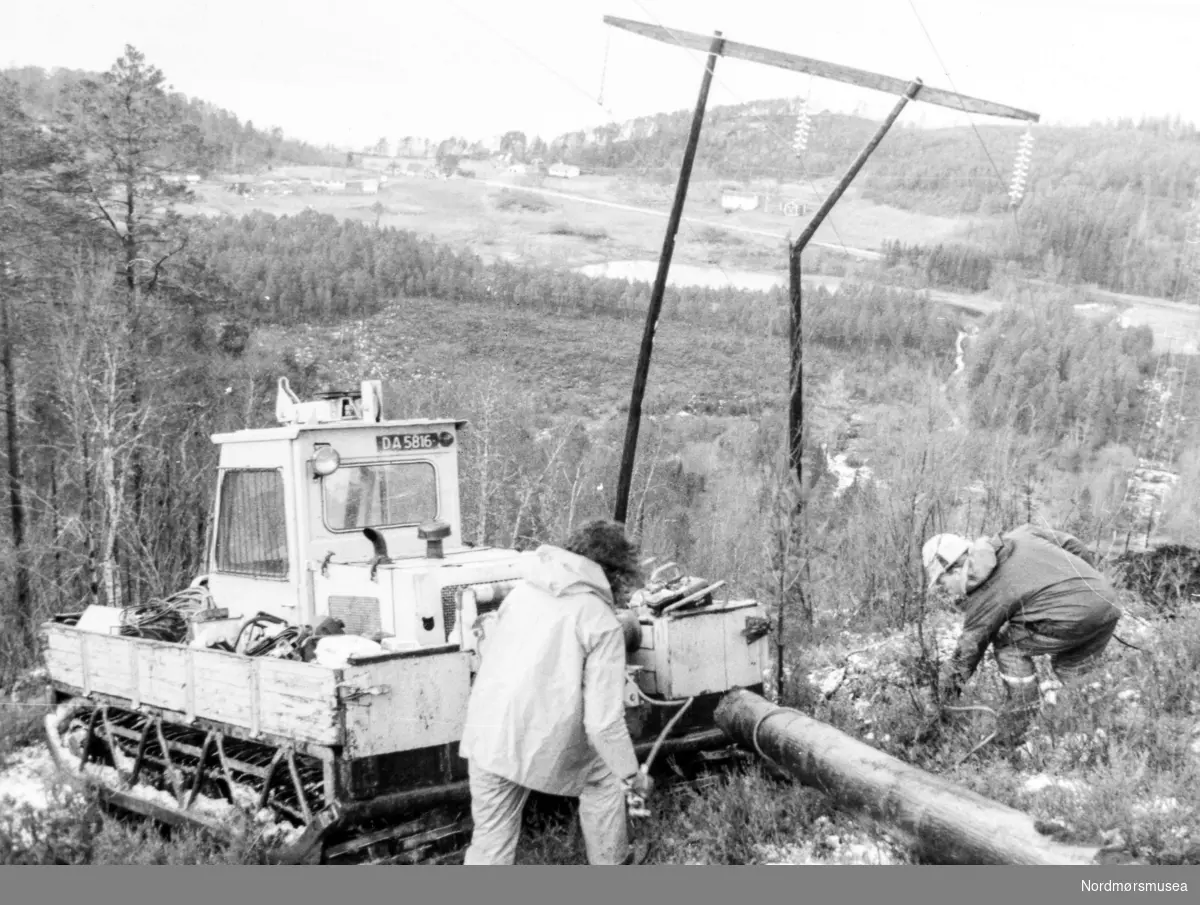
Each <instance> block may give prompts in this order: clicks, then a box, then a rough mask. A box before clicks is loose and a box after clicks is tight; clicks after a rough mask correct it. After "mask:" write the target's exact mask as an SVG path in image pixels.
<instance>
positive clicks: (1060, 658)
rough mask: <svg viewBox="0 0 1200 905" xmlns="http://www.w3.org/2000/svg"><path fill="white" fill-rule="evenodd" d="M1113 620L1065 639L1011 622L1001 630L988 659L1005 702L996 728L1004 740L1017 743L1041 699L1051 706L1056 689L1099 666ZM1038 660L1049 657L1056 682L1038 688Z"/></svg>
mask: <svg viewBox="0 0 1200 905" xmlns="http://www.w3.org/2000/svg"><path fill="white" fill-rule="evenodd" d="M1118 621H1119V619H1113V620H1112V621H1111V622H1106V623H1104V624H1102V625H1099V626H1097V627H1096V628H1094V629H1092V630H1091V631H1087V632H1078V631H1077V632H1074V633H1072V636H1071V637H1067V638H1056V637H1052V636H1050V635H1044V634H1040V633H1038V632H1036V631H1033V630H1031V629H1029V628H1027V627H1026V626H1024V625H1013V624H1011V623H1009V624H1008V625H1005V626H1004V628H1002V629H1001V630H1000V632H999V634H998V635H997V636H996V640H995V642H994V643H993V645H992V655H993V656H994V657H995V659H996V666H997V667H999V669H1000V678H1001V679H1003V680H1004V687H1005V691H1006V692H1007V698H1008V702H1007V704H1008V706H1007V708H1006V709H1007V711H1008V713H1007V714H1006V716H1005V718H1004V720H1003V721H1002V725H1001V727H1000V729H1001V735H1002V736H1006V737H1007V738H1006V740H1008V741H1012V742H1014V743H1017V744H1019V743H1020V741H1021V740H1022V739H1023V738H1024V735H1025V732H1026V730H1027V729H1028V726H1029V723H1030V722H1031V721H1032V719H1033V716H1034V714H1035V713H1036V712H1037V711H1038V709H1039V708H1040V706H1041V702H1042V696H1043V695H1046V696H1047V697H1048V699H1049V700H1050V701H1051V702H1052V701H1053V700H1054V695H1055V694H1056V692H1057V688H1059V687H1061V685H1062V684H1067V683H1074V682H1077V681H1078V680H1079V679H1080V678H1082V677H1083V676H1085V675H1086V674H1087V673H1088V672H1090V671H1091V670H1092V669H1094V668H1095V667H1096V666H1097V665H1098V664H1099V662H1100V659H1101V656H1102V655H1103V653H1104V650H1105V648H1107V647H1108V643H1109V641H1111V640H1112V636H1113V633H1114V632H1115V631H1116V628H1117V622H1118ZM1038 656H1049V657H1050V667H1051V669H1052V670H1053V672H1054V675H1055V676H1056V677H1057V680H1058V681H1057V682H1056V681H1054V680H1053V679H1050V680H1047V681H1043V682H1042V683H1041V684H1040V686H1039V683H1038V677H1037V667H1036V666H1035V664H1034V662H1033V658H1034V657H1038Z"/></svg>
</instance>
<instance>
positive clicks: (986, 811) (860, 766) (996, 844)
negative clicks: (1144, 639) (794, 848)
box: [714, 689, 1102, 864]
mask: <svg viewBox="0 0 1200 905" xmlns="http://www.w3.org/2000/svg"><path fill="white" fill-rule="evenodd" d="M714 718H715V720H716V723H717V725H718V726H720V727H721V729H722V731H724V733H725V734H726V735H728V736H729V737H730V738H731V739H733V740H734V741H735V742H738V743H739V744H741V745H742V746H744V747H745V748H746V749H747V750H749V751H755V752H757V753H758V754H759V755H761V756H763V757H765V758H766V759H767V760H770V761H773V762H774V763H776V764H778V765H779V766H780V767H781V768H782V769H783V770H785V771H786V772H787V773H789V774H791V775H792V776H794V777H795V778H796V779H798V780H799V781H800V782H801V783H803V784H804V785H806V786H811V787H812V788H815V789H818V790H819V791H821V792H823V793H825V794H826V795H828V796H829V798H830V799H831V800H832V802H833V804H834V805H835V806H836V807H839V808H843V809H845V810H849V811H853V812H857V813H859V814H861V815H864V816H866V817H868V818H869V819H871V820H873V821H875V822H876V823H878V824H881V825H883V826H885V827H886V828H887V829H889V830H891V831H892V832H893V833H896V834H897V835H899V836H901V837H902V838H903V839H904V841H905V842H907V843H908V844H909V845H910V846H911V847H912V848H913V849H914V850H915V852H916V854H917V855H918V857H920V858H921V860H923V861H925V862H927V863H933V864H1096V863H1100V859H1101V857H1102V852H1101V849H1100V847H1099V846H1086V845H1063V844H1061V843H1058V842H1055V841H1054V840H1052V839H1048V838H1046V837H1045V836H1043V835H1042V834H1041V833H1040V832H1038V830H1037V828H1036V826H1035V825H1034V821H1033V819H1032V818H1031V817H1030V816H1029V815H1028V814H1025V813H1023V812H1021V811H1018V810H1016V809H1015V808H1010V807H1008V806H1007V805H1003V804H1000V803H999V802H995V801H992V800H991V799H989V798H984V797H983V796H982V795H980V794H978V793H977V792H972V791H971V790H970V789H965V788H963V787H962V786H959V785H956V784H954V783H952V782H950V781H949V780H947V779H943V778H942V777H940V776H936V775H934V774H932V773H927V772H925V771H924V770H921V769H919V768H918V767H914V766H912V765H911V764H906V763H905V762H904V761H902V760H900V759H898V758H895V757H892V756H891V755H890V754H886V753H885V752H883V751H880V750H879V749H877V748H873V747H872V746H870V745H868V744H866V743H865V742H860V741H859V740H858V739H856V738H853V737H851V736H849V735H847V734H846V733H844V732H841V731H840V730H838V729H835V728H834V727H833V726H830V725H829V724H828V723H823V722H821V721H820V720H814V719H812V718H811V717H808V716H805V715H804V714H802V713H800V712H799V711H797V710H792V709H790V708H787V707H777V706H776V705H774V704H772V703H771V702H770V701H768V700H766V699H765V698H763V697H762V696H760V695H757V694H754V693H753V692H751V691H746V690H745V689H736V690H734V691H731V692H729V693H728V694H726V695H725V696H724V697H723V698H721V701H720V703H719V704H718V705H717V709H716V713H715V714H714Z"/></svg>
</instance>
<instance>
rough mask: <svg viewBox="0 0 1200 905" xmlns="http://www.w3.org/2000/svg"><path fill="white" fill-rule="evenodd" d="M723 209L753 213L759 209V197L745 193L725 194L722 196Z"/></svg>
mask: <svg viewBox="0 0 1200 905" xmlns="http://www.w3.org/2000/svg"><path fill="white" fill-rule="evenodd" d="M721 207H723V208H725V210H727V211H752V210H754V209H755V208H757V207H758V196H757V195H752V194H747V193H745V192H725V193H723V194H722V195H721Z"/></svg>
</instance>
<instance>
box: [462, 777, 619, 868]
mask: <svg viewBox="0 0 1200 905" xmlns="http://www.w3.org/2000/svg"><path fill="white" fill-rule="evenodd" d="M470 781H471V819H472V821H473V822H474V824H475V828H474V831H473V832H472V834H471V844H470V846H468V848H467V853H466V857H465V859H464V861H463V863H464V864H512V863H513V861H514V859H515V858H516V852H517V841H518V840H519V839H520V836H521V815H522V812H523V811H524V809H525V802H526V801H527V800H528V799H529V793H530V791H531V790H530V789H528V788H526V787H525V786H521V785H518V784H517V783H515V782H513V781H512V780H509V779H505V778H504V777H503V776H497V775H496V774H495V773H489V772H488V771H486V770H480V769H478V768H476V767H475V765H474V764H471V765H470ZM579 825H580V829H581V830H582V831H583V843H584V846H585V847H586V849H587V858H588V863H589V864H623V863H625V860H626V857H627V856H628V854H629V827H628V824H627V823H626V814H625V787H624V786H623V785H622V784H621V781H620V780H619V779H617V777H616V776H615V775H613V772H612V771H611V770H610V769H608V767H607V766H605V765H604V763H603V762H602V761H600V760H599V759H597V761H596V765H595V766H594V767H593V768H592V771H591V773H589V774H588V777H587V781H586V785H585V786H584V789H583V792H582V793H581V794H580V796H579Z"/></svg>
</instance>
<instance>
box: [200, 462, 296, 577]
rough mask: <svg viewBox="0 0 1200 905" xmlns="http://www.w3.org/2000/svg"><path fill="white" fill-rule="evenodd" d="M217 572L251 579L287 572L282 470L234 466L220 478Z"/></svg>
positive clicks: (285, 515) (285, 573) (276, 575)
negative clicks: (236, 467)
mask: <svg viewBox="0 0 1200 905" xmlns="http://www.w3.org/2000/svg"><path fill="white" fill-rule="evenodd" d="M216 567H217V571H218V572H231V573H234V574H237V575H250V576H253V577H255V578H286V577H287V574H288V551H287V512H286V508H285V505H284V495H283V475H282V474H281V473H280V472H279V471H278V470H276V469H266V468H262V469H257V468H255V469H235V470H230V471H226V472H224V474H223V476H222V478H221V492H220V507H219V509H218V513H217V545H216Z"/></svg>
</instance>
